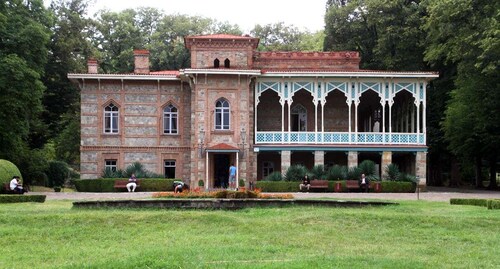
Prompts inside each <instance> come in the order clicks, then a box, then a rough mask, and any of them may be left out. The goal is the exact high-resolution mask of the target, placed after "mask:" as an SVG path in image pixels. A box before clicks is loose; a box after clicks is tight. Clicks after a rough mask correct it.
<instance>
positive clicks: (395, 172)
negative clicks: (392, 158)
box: [384, 163, 399, 181]
mask: <svg viewBox="0 0 500 269" xmlns="http://www.w3.org/2000/svg"><path fill="white" fill-rule="evenodd" d="M385 173H386V175H387V176H386V178H384V179H387V180H391V181H396V180H398V177H399V167H398V166H397V165H396V164H393V163H391V164H389V165H388V166H387V167H386V168H385Z"/></svg>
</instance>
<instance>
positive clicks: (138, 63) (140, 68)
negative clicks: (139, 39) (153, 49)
mask: <svg viewBox="0 0 500 269" xmlns="http://www.w3.org/2000/svg"><path fill="white" fill-rule="evenodd" d="M134 65H135V68H134V73H135V74H149V50H134Z"/></svg>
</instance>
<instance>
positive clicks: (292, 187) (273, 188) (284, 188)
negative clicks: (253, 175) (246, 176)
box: [255, 181, 299, 192]
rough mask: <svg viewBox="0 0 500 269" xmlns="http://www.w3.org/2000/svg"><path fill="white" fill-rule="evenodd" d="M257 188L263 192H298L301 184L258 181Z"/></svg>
mask: <svg viewBox="0 0 500 269" xmlns="http://www.w3.org/2000/svg"><path fill="white" fill-rule="evenodd" d="M255 187H256V188H258V189H261V190H262V191H263V192H298V191H299V183H298V182H296V181H295V182H294V181H257V182H256V184H255Z"/></svg>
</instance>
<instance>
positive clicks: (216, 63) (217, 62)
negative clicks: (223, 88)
mask: <svg viewBox="0 0 500 269" xmlns="http://www.w3.org/2000/svg"><path fill="white" fill-rule="evenodd" d="M219 66H220V61H219V59H217V58H216V59H215V60H214V67H215V68H219Z"/></svg>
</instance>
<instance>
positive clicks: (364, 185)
mask: <svg viewBox="0 0 500 269" xmlns="http://www.w3.org/2000/svg"><path fill="white" fill-rule="evenodd" d="M359 187H360V188H361V191H365V192H368V190H369V189H370V181H369V180H368V179H367V178H366V177H365V174H361V179H360V180H359Z"/></svg>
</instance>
